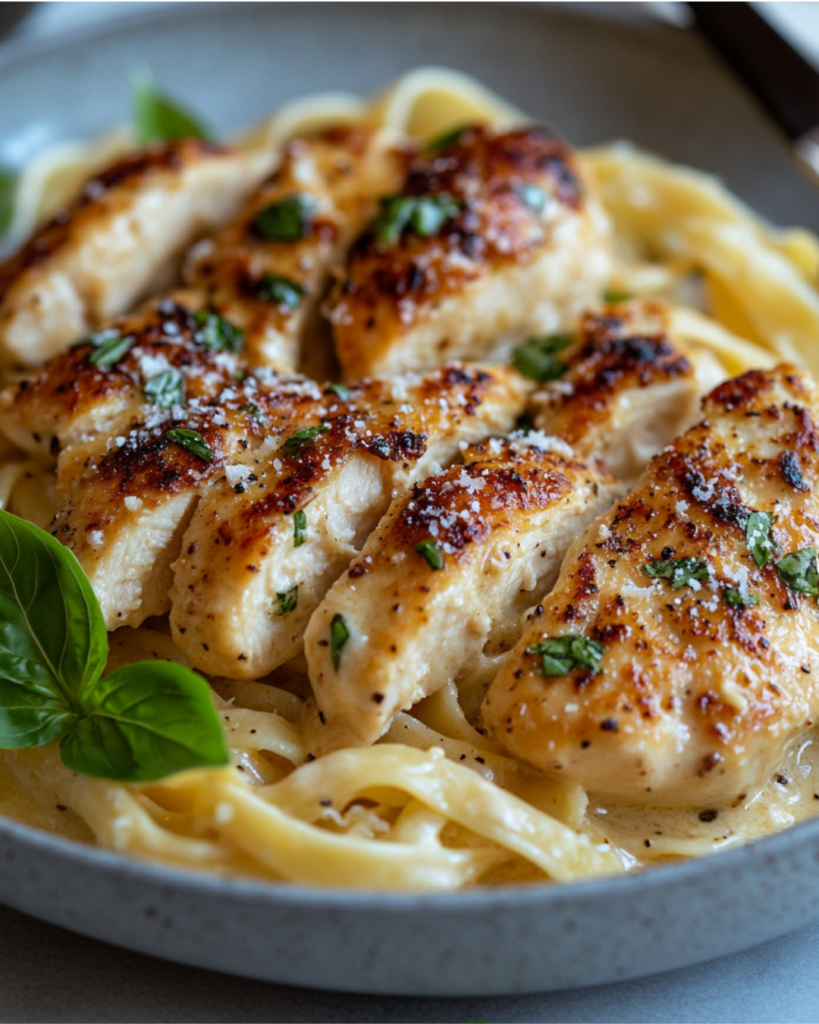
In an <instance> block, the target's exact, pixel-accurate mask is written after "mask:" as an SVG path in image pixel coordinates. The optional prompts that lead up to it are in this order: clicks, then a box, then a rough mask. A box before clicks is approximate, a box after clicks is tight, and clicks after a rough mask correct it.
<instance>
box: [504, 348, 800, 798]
mask: <svg viewBox="0 0 819 1024" xmlns="http://www.w3.org/2000/svg"><path fill="white" fill-rule="evenodd" d="M704 412H705V416H706V420H705V421H704V422H703V423H701V424H700V425H699V426H697V427H694V428H692V429H691V430H689V431H688V432H687V433H686V434H685V435H683V436H682V437H681V438H679V439H678V440H677V441H676V442H675V443H674V445H673V446H671V447H670V448H668V449H666V450H665V451H664V452H662V453H661V454H660V455H658V456H657V457H656V458H655V459H654V461H653V462H652V463H651V464H650V466H649V468H648V470H647V471H646V474H645V475H644V476H643V477H642V478H641V480H640V481H639V482H638V484H637V485H636V486H635V488H634V489H633V490H632V492H631V493H630V494H629V495H628V496H627V497H626V498H624V499H623V500H622V501H621V502H619V503H618V504H617V505H616V506H615V507H614V509H613V510H612V512H611V513H608V514H606V515H605V516H603V517H601V518H600V519H599V520H597V521H596V522H595V523H594V524H592V525H591V526H590V527H589V528H588V530H587V531H586V533H585V534H584V536H583V537H581V538H580V539H579V540H578V541H577V543H576V544H575V546H574V547H573V548H572V549H571V550H570V551H569V553H568V555H567V557H566V560H565V562H564V565H563V569H562V572H561V576H560V578H559V579H558V582H557V584H556V586H555V589H554V590H553V591H552V593H551V594H550V595H549V596H548V598H546V599H545V600H544V602H543V605H542V607H541V608H539V609H538V610H537V612H536V614H535V615H534V616H533V618H532V621H531V623H530V625H529V627H528V629H527V631H526V633H525V635H524V637H523V639H522V641H521V643H520V645H519V646H518V648H516V651H515V652H514V654H513V655H512V658H511V660H510V662H509V663H508V665H507V666H506V667H505V668H504V669H503V670H502V671H501V673H500V674H499V675H498V677H497V678H496V680H495V682H494V683H493V685H492V688H491V690H490V692H489V695H488V697H487V700H486V702H485V705H484V717H485V719H486V721H487V722H488V723H489V724H490V725H491V726H492V728H493V729H494V731H495V733H496V734H497V736H498V738H499V739H500V740H501V742H503V743H504V745H505V746H507V748H508V749H510V750H511V751H512V752H513V753H515V754H516V755H517V756H520V757H523V758H524V759H526V760H529V761H531V762H533V763H535V764H537V765H538V766H539V767H542V768H545V769H548V770H550V771H554V772H558V773H560V774H561V775H564V776H566V777H568V778H571V779H573V780H575V781H578V782H580V783H581V784H582V785H583V786H585V787H586V788H587V789H590V790H592V791H597V792H600V793H606V794H609V795H611V796H615V797H616V798H618V799H622V800H626V801H633V800H644V801H647V802H652V803H656V804H664V803H666V804H695V805H696V804H698V803H701V802H702V801H706V802H716V803H729V802H732V801H734V800H736V799H740V798H741V797H743V796H744V795H745V794H747V793H749V792H751V791H752V790H753V787H755V786H756V785H758V784H759V783H760V781H761V780H762V779H763V778H764V776H765V774H766V773H767V772H768V771H771V770H772V769H773V767H774V765H775V764H776V763H777V761H778V760H779V759H780V757H781V756H782V754H783V752H784V750H785V748H786V747H787V745H788V743H789V742H791V741H792V740H793V739H794V738H795V737H797V736H798V735H799V734H800V733H801V732H803V731H804V730H806V729H807V728H809V727H810V726H811V724H812V723H813V721H815V719H816V716H817V714H819V688H818V687H817V679H819V657H817V654H816V649H817V627H819V611H817V602H816V598H814V597H809V596H806V595H800V594H798V593H796V592H795V591H794V590H793V589H792V587H790V586H789V585H787V584H786V582H785V581H784V580H783V578H782V576H781V575H780V573H779V572H778V571H777V568H776V566H775V562H776V561H777V559H779V558H781V557H782V556H784V555H786V554H792V553H794V552H797V551H803V550H804V549H806V548H811V547H816V546H819V506H817V498H816V486H817V484H819V435H817V430H816V426H815V422H816V418H817V413H818V412H819V408H818V407H817V397H816V393H815V386H814V385H813V384H812V383H811V382H810V380H809V378H807V377H806V376H805V375H804V374H803V373H800V372H799V371H796V370H794V369H793V368H791V367H787V366H785V367H779V368H777V369H776V370H774V371H770V372H763V371H752V372H750V373H748V374H745V375H744V376H743V377H740V378H738V379H737V380H735V381H729V382H728V383H726V384H724V385H722V386H720V387H718V388H717V389H716V390H715V391H713V392H712V393H711V395H709V396H708V398H707V399H706V400H705V402H704ZM753 511H757V512H765V513H768V514H770V515H772V516H774V521H775V525H774V527H773V538H774V540H775V542H776V545H777V548H778V553H777V554H776V555H775V556H773V557H772V560H771V561H769V562H768V563H767V564H765V565H764V566H763V567H759V566H758V565H757V564H756V561H755V560H754V557H753V553H752V550H751V546H750V544H749V541H748V540H747V538H746V531H747V529H748V522H749V517H750V515H751V513H752V512H753ZM677 558H695V559H701V560H704V561H705V563H706V565H707V571H708V576H709V578H708V579H707V580H702V581H697V580H695V581H694V582H693V583H689V584H688V585H683V586H680V587H678V588H674V587H672V585H671V582H670V581H669V580H668V579H664V578H657V579H652V578H651V577H650V576H649V575H647V574H646V572H645V570H644V569H643V567H644V566H646V565H649V564H651V563H654V562H657V561H659V560H669V559H677ZM729 591H736V592H737V593H739V594H742V595H746V596H747V602H748V603H747V604H744V605H740V604H737V603H733V604H732V603H729V602H728V600H727V599H726V593H727V592H729ZM743 600H744V598H743ZM754 600H756V601H758V603H752V602H753V601H754ZM567 634H575V635H581V636H583V637H585V638H589V639H592V640H595V641H598V642H599V643H601V644H602V645H603V648H604V654H603V657H602V670H601V671H600V672H599V673H595V672H594V671H593V670H592V669H591V668H590V667H585V668H583V667H579V668H575V669H573V670H572V671H570V672H568V674H566V675H562V676H554V677H544V675H542V674H541V672H540V670H539V666H540V661H541V658H540V655H539V654H537V653H535V652H530V650H529V649H530V648H531V647H532V646H533V645H534V644H536V643H538V642H540V641H541V640H542V639H544V638H549V637H560V636H564V635H567ZM704 805H706V804H704Z"/></svg>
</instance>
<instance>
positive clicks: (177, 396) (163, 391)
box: [142, 366, 185, 409]
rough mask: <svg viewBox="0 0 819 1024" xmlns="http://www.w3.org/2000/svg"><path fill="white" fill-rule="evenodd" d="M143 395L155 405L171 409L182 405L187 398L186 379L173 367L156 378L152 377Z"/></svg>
mask: <svg viewBox="0 0 819 1024" xmlns="http://www.w3.org/2000/svg"><path fill="white" fill-rule="evenodd" d="M142 393H143V395H145V397H146V398H147V399H148V401H149V402H152V403H153V404H154V405H158V406H159V407H160V408H162V409H170V408H171V406H172V405H181V404H182V401H183V399H184V397H185V378H184V377H183V376H182V374H181V373H180V372H179V370H177V369H176V368H175V367H173V366H172V367H170V369H168V370H163V371H162V373H158V374H157V375H156V377H151V379H150V380H149V381H148V383H147V384H146V385H145V387H144V388H143V390H142Z"/></svg>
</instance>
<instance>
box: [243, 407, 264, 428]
mask: <svg viewBox="0 0 819 1024" xmlns="http://www.w3.org/2000/svg"><path fill="white" fill-rule="evenodd" d="M239 412H245V413H247V415H248V416H249V417H250V418H251V419H252V420H255V421H256V422H257V423H264V416H262V410H261V409H260V408H259V407H258V405H256V403H255V402H248V403H247V405H243V406H242V408H241V409H240V410H239Z"/></svg>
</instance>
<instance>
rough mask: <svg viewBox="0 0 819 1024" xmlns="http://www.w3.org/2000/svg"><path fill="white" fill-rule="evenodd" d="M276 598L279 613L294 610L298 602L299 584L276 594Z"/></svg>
mask: <svg viewBox="0 0 819 1024" xmlns="http://www.w3.org/2000/svg"><path fill="white" fill-rule="evenodd" d="M276 600H277V601H278V604H279V611H278V614H279V615H287V613H288V612H294V611H295V610H296V606H297V605H298V603H299V585H298V583H297V584H296V585H295V587H291V588H290V589H289V590H285V592H284V593H283V594H279V593H277V594H276Z"/></svg>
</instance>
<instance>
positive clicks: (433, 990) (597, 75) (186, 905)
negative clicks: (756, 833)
mask: <svg viewBox="0 0 819 1024" xmlns="http://www.w3.org/2000/svg"><path fill="white" fill-rule="evenodd" d="M604 6H608V5H604ZM146 13H147V12H146ZM146 64H147V65H148V66H150V67H151V68H152V69H153V71H154V73H155V75H156V77H157V78H158V80H159V81H160V82H161V84H162V85H163V86H164V87H165V88H167V89H168V90H169V91H170V92H171V93H173V94H175V95H178V96H180V97H185V98H186V99H187V100H188V101H189V103H190V104H191V105H192V106H194V107H195V108H196V109H197V110H199V111H201V112H202V113H203V114H205V115H207V116H208V118H209V119H210V121H211V123H213V124H214V125H215V126H216V128H217V129H222V130H227V129H229V128H231V127H235V126H237V125H239V124H242V123H248V122H252V121H254V120H256V119H259V118H261V117H263V116H264V115H265V114H267V113H268V112H269V111H270V110H272V109H273V108H275V107H277V106H278V105H279V104H281V103H282V102H284V101H286V100H288V99H291V98H293V97H296V96H300V95H304V94H307V93H310V92H316V91H321V90H325V89H344V90H352V91H360V92H364V93H369V92H372V91H374V90H376V89H378V88H379V87H381V86H383V85H384V84H385V83H386V82H388V81H389V80H391V79H392V78H394V77H396V76H397V75H398V74H400V73H401V72H403V71H405V70H408V69H410V68H412V67H415V66H417V65H420V64H444V65H448V66H450V67H455V68H458V69H461V70H464V71H467V72H469V73H470V74H473V75H476V76H477V77H478V78H480V79H482V80H483V81H484V82H485V83H486V84H487V85H489V86H490V87H491V88H493V89H495V90H497V91H498V92H500V93H502V94H503V95H504V96H506V97H507V98H508V99H510V100H511V101H512V102H514V103H516V104H518V105H519V106H521V107H522V108H524V109H525V110H527V111H529V112H530V113H531V114H533V115H534V116H536V117H538V118H540V119H542V120H543V121H544V122H545V123H547V124H550V125H552V126H554V127H556V128H558V129H559V130H560V131H561V132H563V133H564V134H565V135H566V136H567V137H568V138H569V139H570V140H571V141H572V142H574V143H576V144H578V145H586V144H590V143H593V142H600V141H603V140H607V139H612V138H619V137H626V138H631V139H633V140H634V141H635V142H637V143H639V144H641V145H643V146H647V147H650V148H653V149H656V150H657V151H659V152H661V153H663V154H665V155H666V156H668V157H671V158H672V159H674V160H679V161H684V162H689V163H692V164H695V165H698V166H701V167H704V168H707V169H709V170H712V171H716V172H717V173H720V174H722V175H723V177H725V179H726V180H727V182H728V184H729V185H730V186H731V187H732V188H733V189H734V190H735V191H736V192H738V193H739V194H740V195H741V196H743V197H744V198H745V199H747V200H748V201H749V202H751V203H752V204H753V205H755V206H756V207H757V208H758V209H760V210H761V211H762V212H763V213H765V214H767V215H769V216H770V217H772V218H773V219H775V220H777V221H780V222H785V223H787V222H789V223H804V224H808V225H809V226H812V227H819V194H817V193H816V192H814V191H813V190H812V188H811V186H810V185H809V184H808V183H807V182H804V181H802V179H801V178H800V176H799V175H798V173H797V171H796V170H795V169H794V168H793V167H792V165H791V163H790V160H789V157H788V154H787V150H786V148H785V147H784V144H783V143H782V141H781V140H780V139H779V137H778V135H777V134H776V132H775V130H774V129H772V128H771V127H770V126H769V125H768V124H767V123H766V122H765V121H764V120H763V118H762V116H761V115H760V114H759V113H758V112H757V111H756V109H755V108H754V106H753V105H752V103H751V101H750V100H748V99H747V98H746V97H745V96H744V95H743V94H742V92H741V91H740V90H739V88H738V87H737V86H736V85H735V84H734V83H733V81H732V80H731V79H730V78H729V76H728V75H727V74H725V73H724V72H723V71H722V70H721V69H719V68H718V67H717V65H716V64H715V63H714V61H713V60H712V59H711V58H710V57H709V56H708V55H707V54H706V52H705V51H704V50H703V48H702V47H701V46H700V44H699V43H698V42H697V40H696V39H694V38H693V37H690V36H689V35H687V34H686V33H683V32H677V31H674V30H671V29H665V28H662V27H659V26H657V27H653V26H648V25H640V24H620V23H615V22H610V21H607V20H605V19H603V18H600V17H599V16H594V15H593V14H589V13H587V12H584V13H583V14H582V15H578V14H577V13H576V12H573V11H571V10H566V8H565V7H564V5H558V4H553V5H550V6H549V8H548V9H544V8H537V9H535V8H526V7H522V6H512V5H507V4H500V5H492V4H480V5H479V4H452V5H448V4H389V5H387V4H326V5H325V4H272V5H267V4H247V5H245V4H226V5H222V4H213V5H206V6H203V7H199V6H197V5H188V4H186V5H179V7H176V8H173V9H171V10H170V11H164V10H163V11H160V12H159V14H158V16H155V17H145V18H140V19H139V20H136V21H129V22H127V23H126V22H119V23H117V24H116V25H115V26H114V27H112V28H110V29H104V30H102V31H99V32H96V33H82V34H81V35H77V36H75V37H71V38H63V39H61V40H60V41H59V42H58V43H56V44H52V45H49V46H36V47H31V46H27V45H25V44H19V45H17V46H16V47H15V46H7V47H6V48H5V52H4V53H3V52H0V161H2V160H3V159H4V158H7V157H8V156H9V155H12V156H13V155H14V154H20V153H21V152H23V151H24V150H25V149H26V148H29V149H31V148H34V147H36V146H37V145H42V144H43V143H44V142H47V141H52V140H54V139H57V138H70V137H76V136H77V135H88V134H93V133H95V132H98V131H100V130H102V129H104V128H106V127H108V126H111V125H113V124H116V123H118V122H120V121H122V120H123V119H124V118H125V117H126V116H127V73H128V71H129V70H131V69H133V68H136V67H139V66H144V65H146ZM0 900H2V901H3V902H5V903H7V904H9V905H10V906H13V907H16V908H18V909H20V910H24V911H27V912H28V913H31V914H34V915H36V916H38V917H41V918H44V919H45V920H48V921H51V922H54V923H55V924H60V925H63V926H65V927H67V928H72V929H74V930H76V931H79V932H83V933H84V934H87V935H90V936H94V937H96V938H100V939H105V940H107V941H110V942H114V943H117V944H119V945H122V946H127V947H129V948H131V949H136V950H140V951H142V952H146V953H151V954H153V955H156V956H161V957H165V958H167V959H171V960H178V961H181V962H184V963H189V964H195V965H198V966H200V967H209V968H215V969H218V970H222V971H227V972H232V973H236V974H241V975H247V976H250V977H256V978H263V979H267V980H270V981H278V982H284V983H289V984H294V985H306V986H312V987H318V988H331V989H342V990H352V991H359V992H370V993H391V994H411V995H423V994H442V995H443V994H446V995H481V994H494V993H508V992H527V991H539V990H546V989H555V988H565V987H569V986H573V985H588V984H592V983H595V982H603V981H609V980H613V979H619V978H627V977H634V976H637V975H641V974H648V973H651V972H653V971H659V970H664V969H668V968H672V967H678V966H682V965H684V964H688V963H693V962H695V961H698V960H704V959H707V958H709V957H713V956H717V955H719V954H724V953H728V952H732V951H734V950H737V949H741V948H743V947H745V946H749V945H752V944H753V943H756V942H761V941H763V940H764V939H767V938H771V937H773V936H775V935H777V934H781V933H783V932H785V931H787V930H789V929H792V928H796V927H797V926H799V925H800V924H803V923H805V922H807V921H808V920H810V919H811V918H812V917H814V916H816V915H817V913H819V820H817V821H814V822H810V823H807V824H805V825H801V826H798V827H797V828H794V829H792V830H791V831H789V832H786V833H782V834H780V835H777V836H773V837H770V838H768V839H765V840H763V841H761V842H759V843H754V844H751V845H749V846H746V847H744V848H742V849H739V850H735V851H733V852H728V853H724V854H720V855H717V856H714V857H712V858H711V859H707V860H700V861H692V862H688V863H685V864H680V865H678V866H674V867H666V868H662V869H658V870H655V871H650V872H645V873H643V874H639V875H633V876H629V877H624V878H617V879H614V880H607V881H599V882H590V883H582V884H576V885H571V886H567V887H562V888H561V887H556V886H555V887H546V886H544V887H530V888H523V889H517V890H511V889H510V890H499V891H492V892H479V891H472V892H465V893H456V894H453V895H445V896H441V895H438V896H428V895H425V896H407V895H402V896H385V895H376V894H367V893H351V892H337V891H324V890H306V889H302V888H297V887H290V886H288V887H283V886H277V885H259V884H256V883H248V882H242V881H222V880H218V879H213V878H208V877H205V876H201V875H196V874H190V873H182V872H178V871H172V870H168V869H166V868H160V867H156V866H153V865H146V864H142V863H138V862H135V861H130V860H125V859H123V858H121V857H118V856H116V855H114V854H111V853H108V852H105V851H100V850H95V849H89V848H86V847H82V846H79V845H75V844H71V843H67V842H63V841H60V840H57V839H54V838H52V837H50V836H48V835H44V834H42V833H38V832H35V831H33V830H31V829H27V828H25V827H23V826H20V825H17V824H14V823H11V822H3V821H0Z"/></svg>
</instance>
